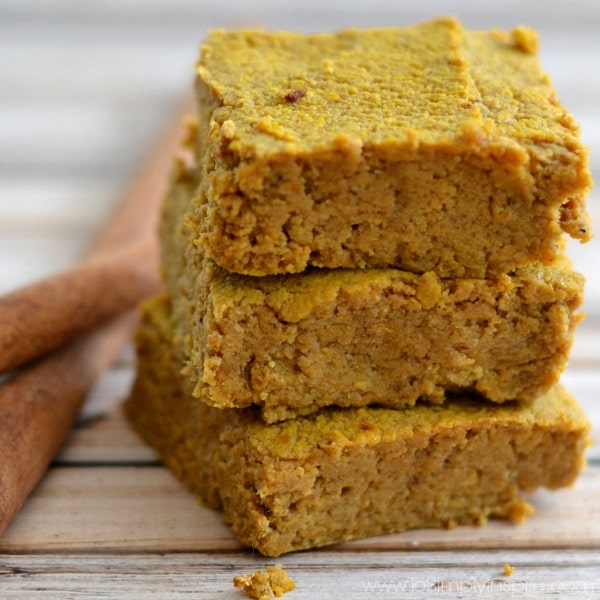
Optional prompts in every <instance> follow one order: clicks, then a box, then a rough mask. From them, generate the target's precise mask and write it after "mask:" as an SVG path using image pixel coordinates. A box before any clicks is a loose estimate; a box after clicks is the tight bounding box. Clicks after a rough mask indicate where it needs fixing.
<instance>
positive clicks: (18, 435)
mask: <svg viewBox="0 0 600 600" xmlns="http://www.w3.org/2000/svg"><path fill="white" fill-rule="evenodd" d="M135 322H136V318H135V314H131V313H130V314H128V315H126V316H121V317H120V318H118V319H116V320H114V321H113V322H111V323H110V324H108V325H105V326H103V327H102V328H100V329H97V330H96V331H94V332H93V333H90V334H89V335H88V336H86V337H84V338H81V339H79V340H77V341H75V342H72V343H71V344H70V345H69V346H67V347H66V348H62V349H60V350H57V351H56V352H54V353H53V354H51V355H50V356H48V357H45V358H43V359H42V360H40V361H38V362H37V363H35V364H33V365H31V366H30V367H28V368H27V369H23V370H22V371H20V372H19V373H17V374H16V375H14V376H13V377H11V378H10V379H9V380H8V381H7V382H5V383H4V384H3V385H2V386H0V535H1V534H2V532H3V531H4V529H5V528H6V526H7V525H8V524H9V522H10V520H11V519H12V518H13V516H14V515H15V514H16V512H17V511H18V510H19V508H20V507H21V505H22V504H23V502H24V501H25V499H26V498H27V496H28V495H29V493H30V492H31V491H32V490H33V488H34V487H35V485H36V484H37V482H38V481H39V479H40V478H41V476H42V475H43V474H44V472H45V470H46V468H47V467H48V465H49V464H50V461H51V460H52V459H53V457H54V456H55V454H56V453H57V452H58V450H59V449H60V447H61V445H62V443H63V441H64V439H65V438H66V436H67V434H68V432H69V429H70V428H71V426H72V424H73V422H74V421H75V419H76V417H77V413H78V412H79V409H80V407H81V404H82V403H83V401H84V400H85V397H86V395H87V393H88V391H89V390H90V388H91V386H92V385H93V383H94V382H95V381H96V379H97V378H98V376H99V375H100V374H101V373H102V372H103V371H104V370H105V369H106V368H107V367H108V366H109V365H110V363H111V362H112V360H113V359H114V357H115V355H116V354H117V352H118V351H119V349H120V348H121V346H122V345H123V344H124V343H125V342H126V341H127V339H128V338H129V336H130V335H131V332H132V329H133V327H134V325H135Z"/></svg>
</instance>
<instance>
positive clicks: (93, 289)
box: [0, 101, 191, 373]
mask: <svg viewBox="0 0 600 600" xmlns="http://www.w3.org/2000/svg"><path fill="white" fill-rule="evenodd" d="M190 105H191V103H190V102H189V101H187V102H186V103H185V105H184V107H183V111H181V112H178V113H177V118H176V120H175V122H174V123H172V124H171V125H170V127H169V128H168V129H167V131H166V132H165V134H164V136H163V137H162V138H161V139H160V141H159V143H158V144H157V147H156V149H155V151H154V153H153V154H152V155H151V156H150V157H149V159H148V160H147V162H146V163H145V164H144V165H143V167H142V169H141V170H140V172H139V174H138V176H137V177H136V178H134V180H133V182H132V184H131V186H130V187H129V189H128V190H127V191H126V193H125V195H124V198H123V202H122V203H121V204H120V206H119V209H118V211H117V213H116V214H115V215H114V217H113V218H112V219H111V220H110V222H109V224H108V225H107V227H105V228H104V229H103V230H102V231H101V232H100V234H99V235H98V237H97V238H96V240H95V241H94V242H93V243H92V245H91V247H90V249H89V250H88V253H87V255H86V256H85V257H84V259H83V260H82V261H81V262H80V263H79V264H78V265H77V266H75V267H73V268H71V269H69V270H67V271H64V272H62V273H59V274H58V275H54V276H52V277H49V278H46V279H44V280H42V281H39V282H37V283H34V284H31V285H28V286H26V287H23V288H21V289H19V290H16V291H14V292H11V293H9V294H8V295H6V296H4V297H2V298H0V373H3V372H6V371H9V370H11V369H14V368H16V367H19V366H21V365H23V364H25V363H26V362H29V361H30V360H33V359H34V358H37V357H39V356H41V355H43V354H45V353H47V352H49V351H50V350H52V349H54V348H58V347H60V346H62V345H63V344H64V343H66V342H67V341H69V340H72V339H74V338H75V337H76V336H78V335H80V334H81V333H82V332H84V331H86V330H88V329H91V328H92V327H94V326H96V325H98V324H100V323H103V322H106V321H107V320H108V319H110V318H111V317H114V316H116V315H119V314H121V313H123V312H125V311H127V310H130V309H131V308H132V307H133V306H134V305H135V304H136V303H137V302H138V301H139V300H141V299H142V298H144V297H146V296H149V295H152V294H153V293H155V292H156V291H157V289H158V287H159V285H160V284H159V278H158V266H157V263H158V259H157V255H158V248H157V241H156V239H155V238H156V229H157V226H158V213H159V205H160V202H161V200H162V197H163V195H164V192H165V191H166V185H167V179H168V178H167V175H168V172H169V168H170V166H171V162H172V160H173V155H174V154H175V153H176V151H177V149H178V147H179V146H180V140H181V137H182V134H183V127H182V119H183V115H184V114H187V112H188V111H189V110H190V109H191V106H190Z"/></svg>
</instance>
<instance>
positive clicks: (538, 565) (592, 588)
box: [0, 550, 600, 600]
mask: <svg viewBox="0 0 600 600" xmlns="http://www.w3.org/2000/svg"><path fill="white" fill-rule="evenodd" d="M505 562H508V563H509V564H511V565H512V566H514V568H515V571H514V573H513V575H512V576H511V577H507V576H506V575H504V572H503V563H505ZM270 564H282V565H283V567H284V568H285V569H286V571H287V573H288V574H289V575H290V576H291V577H292V578H293V579H294V580H295V582H296V590H294V591H293V592H290V593H289V595H286V596H284V597H285V598H286V599H287V598H289V600H301V599H305V600H315V599H319V600H328V599H335V598H347V599H348V600H357V599H365V598H384V599H392V598H394V599H397V598H402V599H408V600H416V599H422V598H429V597H431V598H436V597H440V598H497V599H500V600H503V599H508V598H567V597H568V598H577V599H579V600H588V599H592V598H598V594H599V593H600V583H598V580H597V579H596V578H595V574H596V573H597V570H598V569H599V568H600V563H599V560H598V556H597V554H595V553H593V552H587V551H581V550H578V551H567V552H564V553H563V554H561V555H557V553H556V552H548V551H527V552H524V551H508V550H495V551H488V552H469V551H464V552H451V553H450V552H427V553H424V552H410V551H401V552H398V551H392V552H378V553H372V554H364V553H362V552H352V551H347V552H343V553H336V552H332V551H317V552H308V553H300V554H296V555H293V556H287V557H282V558H281V559H277V560H266V559H263V558H261V557H258V556H250V555H248V554H240V553H238V552H233V553H232V552H224V553H220V554H200V553H195V554H161V555H155V554H133V555H129V556H127V559H126V560H124V558H123V556H121V555H110V554H109V555H105V556H102V557H99V556H97V555H94V554H83V555H69V554H67V555H58V556H57V555H51V556H45V555H42V556H27V557H24V556H18V555H17V556H8V557H5V558H4V559H0V578H1V581H2V589H3V592H4V593H6V594H10V596H4V597H10V598H15V599H24V600H25V599H27V600H29V598H38V597H40V598H44V599H57V600H58V599H60V600H65V599H70V598H73V599H74V598H80V597H82V596H89V597H94V598H98V599H105V598H111V599H113V600H130V599H131V598H164V599H173V600H176V599H177V600H178V599H180V598H189V597H193V598H195V599H198V600H201V599H207V600H209V599H210V600H214V599H215V598H222V599H223V600H227V599H231V600H239V599H240V598H242V597H243V596H242V595H241V593H240V592H239V590H235V589H234V588H233V585H232V579H233V577H235V576H236V575H241V574H246V573H250V572H254V571H256V570H258V569H263V570H264V569H265V568H266V567H267V565H270ZM547 573H552V576H551V577H547V575H546V574H547Z"/></svg>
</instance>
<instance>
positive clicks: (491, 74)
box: [193, 19, 590, 277]
mask: <svg viewBox="0 0 600 600" xmlns="http://www.w3.org/2000/svg"><path fill="white" fill-rule="evenodd" d="M536 45H537V44H536V41H535V36H534V34H533V32H531V31H530V30H527V29H525V28H517V29H515V30H513V32H512V33H511V34H502V33H498V32H492V33H487V32H470V31H466V30H464V29H463V28H462V26H461V25H460V24H459V23H458V22H457V21H455V20H452V19H442V20H437V21H433V22H431V23H424V24H421V25H415V26H411V27H407V28H403V29H393V28H390V29H378V30H363V31H359V30H349V31H343V32H339V33H337V34H318V35H312V36H304V35H301V34H294V33H290V32H275V33H269V32H264V31H234V32H231V31H216V32H213V33H212V34H211V35H210V36H209V37H208V39H207V40H206V42H205V43H204V45H203V52H202V57H201V60H200V63H199V66H198V73H199V75H198V79H197V89H198V96H199V104H200V113H201V118H200V128H199V144H198V162H199V164H200V165H201V166H202V169H203V172H204V174H205V175H206V176H205V177H204V178H203V180H202V184H201V186H200V189H199V192H198V196H197V199H196V212H195V214H194V220H193V225H194V230H195V233H196V236H197V239H198V241H199V243H200V244H201V245H202V246H203V247H204V249H205V251H206V252H207V254H208V255H209V256H210V257H211V258H213V259H214V260H215V261H216V262H217V263H219V264H220V265H221V266H222V267H224V268H226V269H228V270H230V271H234V272H239V273H243V274H249V275H266V274H272V273H288V272H300V271H303V270H304V269H305V268H306V267H307V266H310V265H313V266H320V267H328V268H335V267H345V268H353V267H358V268H364V267H386V266H394V267H398V268H403V269H407V270H410V271H416V272H424V271H429V270H434V271H436V272H437V273H438V274H439V275H440V276H442V277H486V276H492V275H495V274H498V273H500V272H507V271H510V270H512V269H513V268H514V267H516V266H519V265H523V264H525V263H528V262H531V261H540V262H542V263H544V264H550V263H551V262H552V261H553V260H555V259H556V257H557V253H558V250H557V245H558V240H559V239H560V236H561V233H562V232H563V231H566V232H567V233H569V234H570V235H572V236H574V237H576V238H580V239H582V240H584V241H585V240H586V239H588V238H589V219H588V217H587V214H586V212H585V206H584V203H583V195H584V194H585V192H586V191H587V189H588V188H589V185H590V176H589V171H588V164H587V151H586V149H585V148H584V147H583V146H582V145H581V143H580V141H579V130H578V126H577V124H576V123H575V121H574V119H573V117H572V116H571V115H570V114H569V113H568V112H567V111H566V109H565V108H564V107H563V106H561V105H560V103H559V102H558V101H557V99H556V97H555V92H554V89H553V88H552V85H551V84H550V82H549V79H548V77H547V76H546V75H545V74H544V73H543V72H542V70H541V68H540V65H539V61H538V58H537V55H536V52H535V50H536ZM382 57H384V58H382ZM565 203H570V204H571V205H572V209H570V210H566V211H564V210H563V211H561V206H563V205H564V204H565ZM572 217H573V218H574V220H572ZM583 230H585V232H584V233H582V231H583Z"/></svg>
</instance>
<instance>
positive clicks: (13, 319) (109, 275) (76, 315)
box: [0, 240, 160, 373]
mask: <svg viewBox="0 0 600 600" xmlns="http://www.w3.org/2000/svg"><path fill="white" fill-rule="evenodd" d="M155 246H156V244H154V243H152V242H151V241H150V240H144V241H142V242H139V243H136V244H129V245H127V247H125V248H122V249H118V250H117V251H116V252H112V253H108V252H107V253H105V254H103V255H101V256H99V257H98V258H92V259H90V260H88V261H85V262H84V263H81V264H79V265H78V266H76V267H73V268H72V269H69V270H68V271H65V272H63V273H60V274H59V275H56V276H54V277H52V278H49V279H45V280H43V281H40V282H38V283H35V284H33V285H30V286H27V287H24V288H22V289H21V290H19V291H17V292H13V293H11V294H8V295H6V296H4V297H2V298H0V373H2V372H4V371H9V370H11V369H15V368H16V367H19V366H21V365H23V364H25V363H26V362H28V361H30V360H31V359H33V358H35V357H37V356H40V355H41V354H45V353H47V352H49V351H50V350H52V349H54V348H56V347H60V346H62V345H64V344H65V343H66V342H68V341H69V340H71V339H72V338H73V337H74V336H77V335H80V334H82V333H84V332H85V331H87V330H89V329H90V328H92V327H93V326H95V325H98V324H99V323H102V322H105V321H107V320H108V319H110V318H111V317H114V316H115V315H118V314H120V313H122V312H123V311H125V310H128V309H132V308H133V307H134V306H135V305H136V304H137V303H138V302H139V301H140V299H141V298H144V297H146V296H150V295H152V294H154V293H155V292H157V291H158V289H159V287H160V283H159V277H158V264H157V262H158V261H157V259H156V256H157V250H156V247H155Z"/></svg>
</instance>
